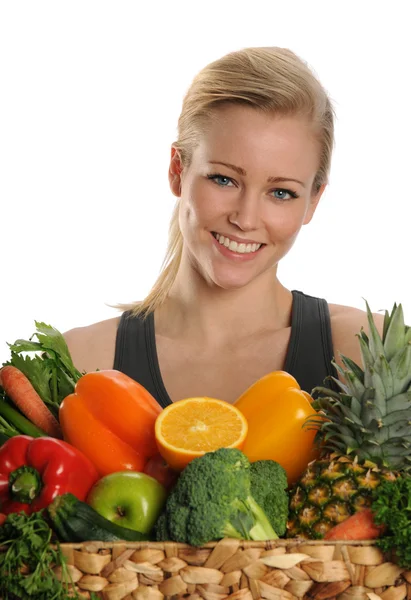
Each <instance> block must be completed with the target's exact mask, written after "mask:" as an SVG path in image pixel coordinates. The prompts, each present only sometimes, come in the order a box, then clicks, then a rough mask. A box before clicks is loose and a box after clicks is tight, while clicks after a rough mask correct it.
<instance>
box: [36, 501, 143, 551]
mask: <svg viewBox="0 0 411 600" xmlns="http://www.w3.org/2000/svg"><path fill="white" fill-rule="evenodd" d="M47 512H48V515H49V518H50V521H51V525H52V528H53V529H54V531H55V532H56V533H57V536H58V537H59V539H60V541H61V542H72V543H73V542H86V541H89V540H90V541H91V540H98V541H100V542H117V541H127V542H141V541H145V540H149V539H150V537H149V536H148V535H147V534H144V533H140V532H139V531H135V530H134V529H128V528H126V527H121V526H120V525H117V524H116V523H112V522H111V521H109V520H108V519H106V518H105V517H103V516H101V515H100V514H99V513H98V512H97V511H95V510H94V508H92V507H91V506H90V505H89V504H87V503H86V502H82V501H81V500H78V498H76V497H75V496H74V495H73V494H69V493H67V494H63V495H62V496H57V497H56V498H54V500H53V501H52V503H51V504H49V506H48V507H47Z"/></svg>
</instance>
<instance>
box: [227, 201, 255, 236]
mask: <svg viewBox="0 0 411 600" xmlns="http://www.w3.org/2000/svg"><path fill="white" fill-rule="evenodd" d="M260 210H261V203H260V198H259V197H258V196H257V195H256V194H251V193H243V194H242V195H241V196H240V197H239V198H237V204H236V206H235V207H234V208H233V210H232V212H231V213H230V215H229V217H228V220H229V222H230V223H231V224H232V225H236V226H237V227H238V228H239V229H241V230H242V231H253V230H255V229H258V226H259V223H260Z"/></svg>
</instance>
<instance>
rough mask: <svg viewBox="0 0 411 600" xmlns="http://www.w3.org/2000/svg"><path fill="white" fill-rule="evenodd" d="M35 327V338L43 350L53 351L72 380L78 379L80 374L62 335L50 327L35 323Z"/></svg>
mask: <svg viewBox="0 0 411 600" xmlns="http://www.w3.org/2000/svg"><path fill="white" fill-rule="evenodd" d="M35 324H36V327H37V331H38V333H37V338H38V340H39V341H40V343H41V344H42V346H43V349H44V350H53V351H54V352H55V353H56V354H57V355H58V356H59V358H60V360H61V362H62V364H63V365H64V367H65V368H66V369H67V371H68V373H70V374H71V375H72V377H73V379H75V380H77V379H80V377H81V373H80V371H78V370H77V369H76V367H75V366H74V364H73V361H72V359H71V356H70V353H69V349H68V347H67V344H66V340H65V339H64V337H63V335H62V334H61V333H60V332H59V331H58V330H57V329H55V328H54V327H52V326H51V325H46V324H45V323H40V322H39V321H35Z"/></svg>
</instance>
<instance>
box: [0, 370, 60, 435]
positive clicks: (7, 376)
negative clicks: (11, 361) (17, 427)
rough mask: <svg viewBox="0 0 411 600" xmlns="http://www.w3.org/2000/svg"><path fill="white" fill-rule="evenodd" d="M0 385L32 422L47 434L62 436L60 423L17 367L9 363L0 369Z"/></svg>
mask: <svg viewBox="0 0 411 600" xmlns="http://www.w3.org/2000/svg"><path fill="white" fill-rule="evenodd" d="M0 385H1V386H2V388H3V389H4V391H5V392H6V394H7V396H8V397H9V398H10V399H11V400H12V401H13V402H14V404H15V405H16V406H17V408H19V409H20V410H21V412H22V413H23V414H24V415H25V416H26V417H27V418H28V419H29V420H30V421H31V422H32V423H34V425H37V427H39V428H40V429H42V430H43V431H44V432H45V433H47V435H50V436H52V437H57V438H61V437H62V433H61V429H60V425H59V423H58V421H57V420H56V418H55V417H54V416H53V414H52V413H51V412H50V410H49V409H48V408H47V406H46V405H45V404H44V402H43V400H42V399H41V398H40V396H39V395H38V393H37V392H36V390H35V389H34V387H33V386H32V384H31V383H30V381H29V379H28V378H27V377H26V376H25V375H24V373H22V372H21V371H20V370H19V369H17V368H16V367H13V366H12V365H7V366H6V367H3V368H2V369H1V370H0Z"/></svg>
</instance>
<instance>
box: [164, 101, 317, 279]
mask: <svg viewBox="0 0 411 600" xmlns="http://www.w3.org/2000/svg"><path fill="white" fill-rule="evenodd" d="M318 165H319V147H318V142H316V141H315V139H314V137H313V134H312V132H311V131H310V128H309V125H308V124H307V122H306V121H304V120H303V119H301V118H297V117H275V116H272V115H267V114H264V113H262V112H260V111H258V110H255V109H252V108H248V107H244V106H233V105H230V106H226V107H224V108H220V109H219V110H218V111H217V112H216V113H215V115H214V117H213V119H212V120H211V122H210V123H209V126H208V127H207V130H206V132H204V134H203V135H202V137H201V139H200V143H199V145H198V146H197V147H196V149H195V151H194V153H193V156H192V160H191V163H190V165H189V167H186V168H184V169H183V170H182V171H181V174H180V169H181V164H180V161H179V156H178V154H177V153H176V152H175V153H174V154H173V157H172V160H171V165H170V182H171V188H172V191H173V193H174V194H175V195H177V196H179V197H180V198H181V201H180V213H179V222H180V228H181V232H182V235H183V239H184V251H183V252H184V253H185V256H186V258H188V260H189V261H190V263H191V265H192V266H193V268H195V269H196V270H197V271H198V272H199V273H200V274H201V275H202V276H203V277H204V278H205V280H206V281H207V282H208V283H209V284H211V285H216V286H219V287H221V288H225V289H231V288H239V287H242V286H245V285H247V284H248V283H249V282H251V281H253V280H255V279H256V278H259V277H261V276H262V275H263V274H264V273H266V274H268V272H270V273H271V275H270V277H271V276H272V268H273V267H275V266H276V265H277V264H278V262H279V260H280V259H281V258H283V256H285V255H286V254H287V252H288V251H289V250H290V248H291V247H292V245H293V243H294V241H295V239H296V237H297V234H298V232H299V231H300V229H301V227H302V225H304V224H306V223H308V222H309V221H310V220H311V217H312V216H313V214H314V211H315V208H316V206H317V203H318V201H319V199H320V196H321V194H322V192H323V189H324V187H325V186H323V188H322V189H321V190H320V192H319V193H317V194H315V195H313V193H312V186H313V182H314V177H315V175H316V172H317V169H318Z"/></svg>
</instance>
